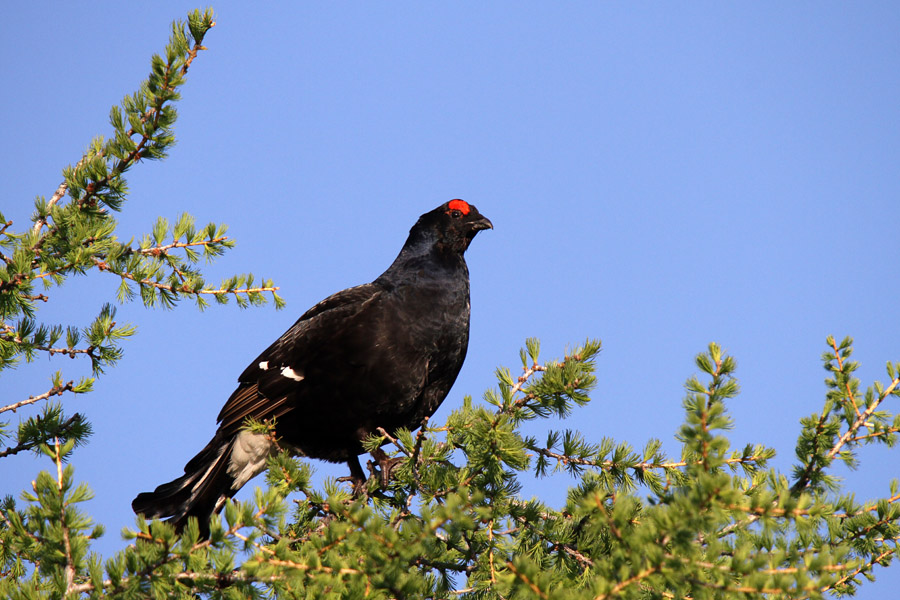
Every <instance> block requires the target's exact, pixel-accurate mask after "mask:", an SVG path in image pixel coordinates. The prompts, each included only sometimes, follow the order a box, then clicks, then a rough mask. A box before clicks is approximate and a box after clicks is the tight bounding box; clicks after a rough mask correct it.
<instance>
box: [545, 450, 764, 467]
mask: <svg viewBox="0 0 900 600" xmlns="http://www.w3.org/2000/svg"><path fill="white" fill-rule="evenodd" d="M532 450H534V451H535V452H537V453H538V454H541V455H543V456H546V457H547V458H552V459H554V460H556V461H557V462H561V463H563V464H575V465H583V466H587V467H597V468H607V469H608V468H612V467H623V468H626V469H634V470H653V469H677V468H680V467H686V466H688V465H699V464H700V461H696V462H691V463H688V462H687V461H679V462H667V463H652V462H641V463H635V464H634V465H624V466H623V465H621V464H620V463H617V462H614V461H611V460H602V461H596V460H590V459H587V458H578V457H575V456H569V455H567V454H559V453H557V452H553V451H552V450H550V449H549V448H532ZM761 458H762V457H760V456H749V457H747V458H744V457H739V458H726V459H725V460H724V461H723V462H724V463H725V464H728V465H735V464H747V463H753V462H757V461H759V460H760V459H761Z"/></svg>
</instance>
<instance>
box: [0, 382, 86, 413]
mask: <svg viewBox="0 0 900 600" xmlns="http://www.w3.org/2000/svg"><path fill="white" fill-rule="evenodd" d="M74 387H75V382H74V381H70V382H69V383H66V384H64V385H56V386H53V387H52V388H50V390H48V391H46V392H44V393H43V394H40V395H38V396H29V397H28V398H27V399H26V400H22V401H20V402H15V403H13V404H8V405H6V406H4V407H2V408H0V413H4V412H6V411H9V410H11V411H13V412H16V409H19V408H22V407H23V406H27V405H29V404H34V403H35V402H40V401H41V400H46V399H48V398H50V397H51V396H62V395H63V394H64V393H65V392H71V391H72V389H73V388H74Z"/></svg>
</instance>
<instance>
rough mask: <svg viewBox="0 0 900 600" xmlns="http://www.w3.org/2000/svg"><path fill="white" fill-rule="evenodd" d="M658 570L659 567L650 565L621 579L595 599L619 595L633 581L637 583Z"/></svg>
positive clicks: (601, 599) (604, 599) (603, 599)
mask: <svg viewBox="0 0 900 600" xmlns="http://www.w3.org/2000/svg"><path fill="white" fill-rule="evenodd" d="M657 571H659V567H649V568H647V569H644V570H643V571H641V572H640V573H636V574H635V575H633V576H631V577H629V578H628V579H626V580H625V581H620V582H619V583H617V584H616V585H615V586H614V587H613V589H611V590H610V591H608V592H606V593H605V594H600V595H599V596H597V598H596V599H595V600H606V599H607V598H609V597H610V596H616V595H618V593H619V592H621V591H622V590H623V589H625V588H626V587H628V586H629V585H631V584H632V583H635V582H637V581H640V580H642V579H646V578H647V577H650V576H651V575H653V574H654V573H656V572H657Z"/></svg>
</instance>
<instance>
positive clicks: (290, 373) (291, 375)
mask: <svg viewBox="0 0 900 600" xmlns="http://www.w3.org/2000/svg"><path fill="white" fill-rule="evenodd" d="M281 374H282V375H284V376H285V377H287V378H288V379H293V380H294V381H303V375H301V374H300V373H297V372H296V371H294V370H293V369H292V368H290V367H282V369H281Z"/></svg>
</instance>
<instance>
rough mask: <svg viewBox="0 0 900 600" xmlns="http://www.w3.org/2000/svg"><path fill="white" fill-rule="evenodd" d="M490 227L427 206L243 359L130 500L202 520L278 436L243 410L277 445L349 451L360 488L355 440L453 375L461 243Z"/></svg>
mask: <svg viewBox="0 0 900 600" xmlns="http://www.w3.org/2000/svg"><path fill="white" fill-rule="evenodd" d="M492 227H493V226H492V225H491V222H490V221H489V220H488V219H486V218H485V217H483V216H482V215H481V214H480V213H479V212H478V210H477V209H476V208H475V207H474V206H473V205H471V204H468V203H466V202H464V201H463V200H451V201H450V202H447V203H445V204H443V205H441V206H439V207H437V208H436V209H434V210H432V211H430V212H428V213H425V214H424V215H422V216H421V217H420V218H419V220H418V221H417V222H416V224H415V225H414V226H413V227H412V229H411V230H410V232H409V237H408V238H407V240H406V243H405V244H404V245H403V248H402V249H401V250H400V254H399V255H398V256H397V258H396V259H395V260H394V262H393V263H392V264H391V266H390V267H389V268H388V269H387V270H386V271H385V272H384V273H382V274H381V276H379V277H378V278H377V279H375V280H374V281H373V282H372V283H367V284H364V285H360V286H357V287H353V288H349V289H346V290H343V291H341V292H338V293H336V294H334V295H332V296H329V297H328V298H326V299H325V300H323V301H322V302H319V303H318V304H317V305H315V306H313V307H312V308H311V309H309V310H308V311H306V313H304V314H303V316H301V317H300V318H299V319H298V320H297V322H296V323H294V325H293V326H292V327H291V328H290V329H288V330H287V331H286V332H285V333H284V334H283V335H282V336H281V337H280V338H278V340H276V341H275V343H273V344H272V345H271V346H269V347H268V348H267V349H266V350H265V351H264V352H263V353H262V354H260V355H259V356H258V357H257V358H256V359H255V360H254V361H253V362H252V363H251V364H250V365H249V366H248V367H247V368H246V369H245V370H244V372H243V373H242V374H241V375H240V377H239V378H238V382H239V385H238V388H237V389H236V390H235V391H234V393H232V394H231V397H229V399H228V401H227V402H226V403H225V406H224V407H223V408H222V410H221V412H220V413H219V416H218V422H219V428H218V430H217V431H216V434H215V436H214V437H213V439H212V440H211V441H210V442H209V443H208V444H207V445H206V447H205V448H204V449H203V450H201V451H200V453H199V454H197V456H195V457H194V458H192V459H191V460H190V462H188V464H187V465H186V466H185V469H184V471H185V474H184V475H183V476H182V477H179V478H178V479H176V480H174V481H172V482H169V483H166V484H163V485H161V486H159V487H157V488H156V490H155V491H153V492H144V493H142V494H139V495H138V496H137V498H135V499H134V501H133V503H132V507H133V508H134V511H135V512H137V513H140V514H143V515H144V516H146V517H148V518H153V517H160V518H170V519H171V520H172V522H173V523H174V524H175V526H176V527H178V528H181V527H183V526H184V524H185V523H186V522H187V519H188V517H190V516H196V517H198V518H199V520H200V526H201V529H204V530H205V525H206V522H207V521H208V518H209V516H210V515H211V514H212V513H214V512H218V511H219V510H220V509H221V508H222V506H223V504H224V502H225V500H226V499H228V498H230V497H232V496H233V495H234V494H235V493H236V492H237V491H238V490H239V489H240V488H241V487H242V486H243V485H244V484H245V483H246V482H247V481H248V480H249V479H250V478H252V477H253V476H255V475H257V474H258V473H259V472H261V471H262V470H263V469H264V468H265V459H266V457H267V456H269V454H270V453H272V452H273V451H274V450H275V448H276V446H275V444H274V443H273V442H272V440H271V439H269V438H267V437H266V436H263V435H261V434H253V433H250V432H249V431H248V430H247V429H246V428H245V424H246V421H247V420H248V419H253V420H256V421H270V422H274V424H275V427H274V429H275V434H276V437H277V443H278V446H280V447H282V448H288V449H290V450H292V451H293V452H295V453H297V454H300V455H303V456H308V457H312V458H318V459H323V460H326V461H331V462H346V463H347V464H348V465H349V467H350V478H351V480H352V481H353V482H354V489H355V490H356V491H357V492H358V491H359V490H360V489H361V487H362V484H363V482H364V481H365V475H364V473H363V470H362V468H361V466H360V463H359V459H358V456H359V455H360V454H362V453H363V448H362V440H364V439H365V438H366V437H367V436H369V435H370V434H373V433H375V432H376V430H377V429H378V428H379V427H380V428H384V429H385V430H386V431H395V430H396V429H398V428H408V429H414V428H416V427H418V426H419V425H420V424H421V422H422V420H423V419H424V417H426V416H430V415H432V414H433V413H434V412H435V411H436V410H437V408H438V407H439V406H440V404H441V402H442V401H443V400H444V398H445V397H446V396H447V393H448V392H449V390H450V387H451V386H452V385H453V382H454V381H455V380H456V376H457V375H458V374H459V371H460V368H461V367H462V364H463V360H464V359H465V356H466V349H467V347H468V342H469V270H468V267H467V266H466V262H465V259H464V253H465V251H466V249H467V248H468V247H469V244H470V243H471V241H472V239H473V238H474V237H475V235H476V234H477V233H478V232H479V231H481V230H484V229H489V228H492ZM376 459H377V460H378V461H379V462H381V463H384V462H385V459H386V456H385V455H384V453H382V452H378V453H377V454H376ZM386 468H387V465H386V464H383V466H382V469H383V470H384V469H386Z"/></svg>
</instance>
